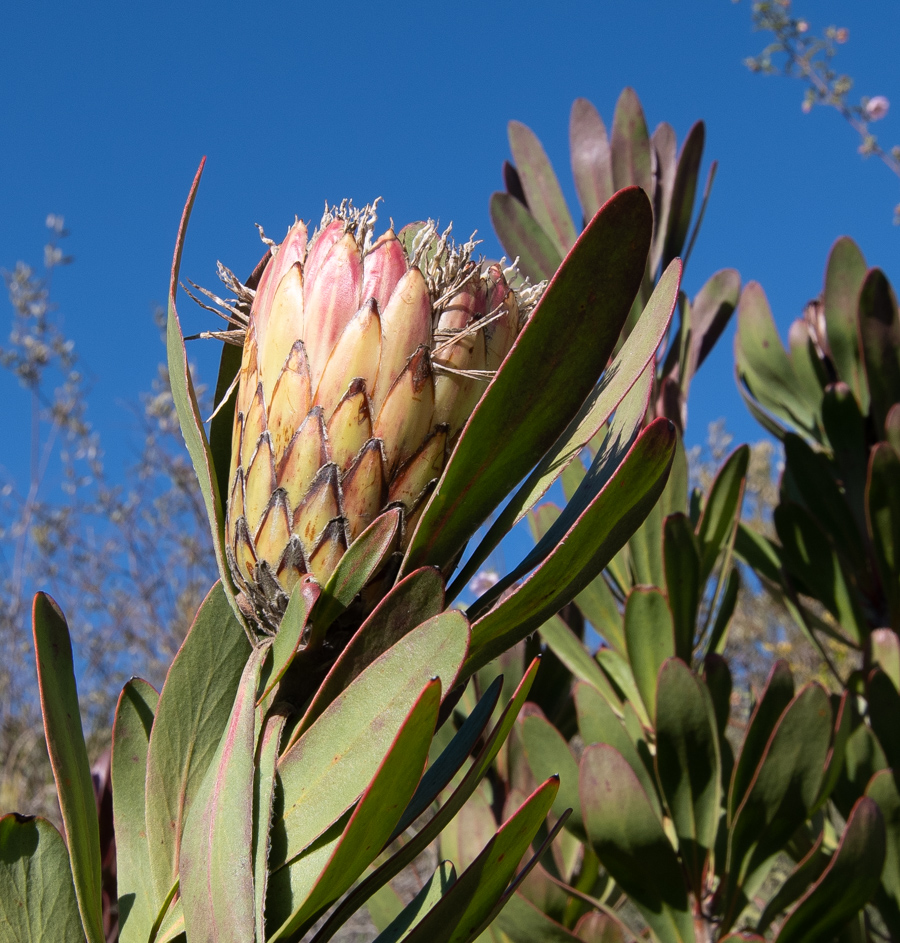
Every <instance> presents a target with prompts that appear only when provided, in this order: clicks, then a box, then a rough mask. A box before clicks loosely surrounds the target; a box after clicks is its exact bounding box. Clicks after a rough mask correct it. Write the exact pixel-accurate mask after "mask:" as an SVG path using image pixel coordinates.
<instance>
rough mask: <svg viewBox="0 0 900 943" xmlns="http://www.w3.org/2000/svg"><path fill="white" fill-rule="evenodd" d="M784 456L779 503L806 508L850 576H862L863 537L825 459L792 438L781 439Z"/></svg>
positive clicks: (797, 437) (803, 443) (788, 436)
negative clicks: (858, 570) (780, 501)
mask: <svg viewBox="0 0 900 943" xmlns="http://www.w3.org/2000/svg"><path fill="white" fill-rule="evenodd" d="M784 453H785V474H784V476H783V478H782V485H781V487H782V495H783V499H782V500H790V501H794V502H796V503H797V504H800V505H802V506H803V507H805V508H806V510H807V511H809V513H810V514H811V515H812V516H813V517H814V518H815V519H816V520H817V521H818V523H819V524H820V525H821V527H822V529H823V530H824V532H825V534H826V535H827V538H828V540H829V543H830V544H831V546H832V547H833V548H834V550H835V551H836V552H837V553H838V556H840V558H841V560H842V561H843V562H844V565H845V566H846V567H847V568H848V569H849V570H850V572H853V570H854V569H860V568H862V569H863V574H865V564H864V561H866V559H867V554H866V549H865V546H864V545H863V541H862V536H861V534H860V531H859V528H858V527H857V524H856V521H855V520H854V517H853V512H852V511H851V509H850V506H849V505H848V504H847V501H846V499H845V498H844V495H843V494H842V493H841V490H840V489H839V488H838V485H837V482H836V481H835V479H834V476H833V473H832V471H831V468H830V467H829V465H830V463H829V461H828V459H827V458H826V457H825V455H824V454H823V453H822V452H815V451H813V449H812V448H811V447H810V446H809V445H808V444H807V442H806V441H805V440H804V439H801V438H800V437H799V436H796V435H793V434H789V435H786V436H785V437H784Z"/></svg>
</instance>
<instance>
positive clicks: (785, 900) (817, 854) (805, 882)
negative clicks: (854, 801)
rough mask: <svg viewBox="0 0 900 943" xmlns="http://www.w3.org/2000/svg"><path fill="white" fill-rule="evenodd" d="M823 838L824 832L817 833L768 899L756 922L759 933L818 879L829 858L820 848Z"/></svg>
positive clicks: (764, 930) (767, 927)
mask: <svg viewBox="0 0 900 943" xmlns="http://www.w3.org/2000/svg"><path fill="white" fill-rule="evenodd" d="M823 838H824V832H823V833H820V834H819V837H818V838H817V839H816V840H815V841H814V842H813V846H812V848H810V850H809V851H808V852H807V854H806V855H805V857H804V858H803V859H802V860H801V861H800V862H799V863H798V864H797V866H796V867H795V868H794V870H793V871H791V872H790V874H788V876H787V877H786V878H785V880H784V883H783V884H782V885H781V887H779V888H778V890H777V891H776V892H775V894H774V895H773V896H772V897H771V898H770V899H769V901H768V903H767V904H766V907H765V910H763V912H762V914H761V915H760V918H759V920H758V921H757V923H756V929H757V930H758V931H759V932H760V933H765V932H766V930H768V929H769V927H770V925H771V924H772V922H773V921H774V920H775V919H776V918H777V917H778V916H779V915H780V914H782V913H784V912H785V911H786V910H788V909H789V908H790V907H791V905H792V904H794V903H795V902H796V901H797V900H799V899H800V897H802V896H803V894H805V893H806V891H807V889H808V888H809V886H810V885H811V884H812V883H813V882H814V881H818V880H819V878H820V877H821V876H822V872H823V871H824V870H825V869H826V868H827V867H828V862H829V861H830V860H831V859H830V858H829V856H828V855H827V854H826V853H825V852H824V851H823V850H822V839H823Z"/></svg>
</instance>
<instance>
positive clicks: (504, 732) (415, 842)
mask: <svg viewBox="0 0 900 943" xmlns="http://www.w3.org/2000/svg"><path fill="white" fill-rule="evenodd" d="M539 664H540V661H539V659H537V658H535V659H534V660H533V661H532V663H531V665H529V667H528V670H527V671H526V672H525V675H524V677H523V678H522V681H521V682H520V683H519V686H518V687H517V688H516V690H515V692H514V693H513V696H512V697H511V698H510V700H509V702H508V703H507V704H506V706H505V707H504V708H503V712H502V713H501V715H500V717H499V719H498V720H497V723H496V724H495V725H494V727H493V729H492V730H491V732H490V734H488V735H487V737H485V740H484V745H483V746H482V747H481V749H480V750H479V752H478V754H477V755H476V756H475V758H474V760H473V762H472V764H471V765H470V766H469V767H468V769H467V770H466V772H465V775H464V776H463V778H462V781H461V782H460V784H459V785H458V786H457V787H456V788H455V789H454V790H453V792H452V794H451V795H450V797H449V798H448V799H446V800H445V801H444V802H443V803H442V804H441V806H440V808H439V809H438V810H437V812H436V813H435V814H434V816H433V817H432V818H431V819H429V821H428V822H426V823H425V825H423V826H422V828H421V829H420V830H419V831H418V832H416V834H415V835H414V836H413V837H412V838H410V839H409V840H408V841H407V842H406V844H405V845H404V846H403V847H402V848H401V849H400V850H399V851H397V852H396V853H395V854H394V855H392V856H391V857H390V858H388V860H387V861H385V862H384V864H382V865H381V866H380V867H379V868H377V869H376V870H375V871H374V872H373V873H372V874H370V875H369V876H368V877H367V878H366V879H365V880H363V881H361V882H360V883H359V884H358V885H357V887H356V888H354V889H353V891H352V892H351V893H350V894H348V895H347V897H345V898H344V900H343V901H341V903H340V905H339V906H338V907H337V908H336V909H335V911H334V913H333V914H332V915H331V916H330V917H329V918H328V920H327V921H326V923H325V925H324V926H323V927H322V928H321V929H320V930H319V932H318V933H317V934H316V936H315V943H325V941H327V940H330V939H331V938H332V936H334V934H335V933H336V932H337V930H338V929H339V928H340V927H341V926H342V925H343V923H344V922H345V921H346V920H347V919H348V918H349V917H350V916H352V915H353V914H354V913H355V912H356V911H357V910H358V909H359V908H360V907H362V905H363V904H364V903H365V902H366V901H367V900H368V899H369V898H370V897H371V896H372V895H373V894H375V893H376V892H377V891H378V890H379V889H380V888H382V887H383V886H384V885H385V884H387V882H388V881H390V880H391V878H393V877H394V876H395V875H397V874H399V873H400V871H402V870H403V868H405V867H406V865H408V864H409V863H410V862H411V861H413V860H414V859H415V858H416V856H417V855H419V854H421V853H422V852H423V851H424V850H425V849H426V848H427V847H428V845H429V844H430V843H431V842H433V841H434V840H435V839H436V838H437V837H438V835H440V834H441V832H442V831H443V830H444V828H445V827H446V826H447V825H448V823H450V822H451V821H452V820H453V818H454V817H455V816H456V815H457V813H458V812H459V811H460V809H462V807H463V806H464V805H465V804H466V802H467V800H468V799H469V798H470V797H471V795H472V794H473V793H474V792H475V790H476V789H477V788H478V784H479V783H480V782H481V780H482V778H483V776H484V774H485V773H486V772H487V770H488V768H489V767H490V765H491V763H493V762H494V760H495V759H496V757H497V754H498V753H499V751H500V748H501V747H502V746H503V744H504V743H505V741H506V738H507V737H508V736H509V734H510V731H511V730H512V728H513V724H514V723H515V721H516V717H517V716H518V714H519V711H520V710H521V709H522V705H523V704H524V703H525V700H526V699H527V697H528V692H529V691H530V690H531V685H532V683H533V682H534V676H535V675H536V674H537V669H538V665H539ZM427 778H428V773H426V774H425V776H424V777H423V780H422V782H423V784H424V782H425V780H426V779H427ZM415 802H416V799H415V797H414V798H413V800H412V803H411V805H413V804H415ZM551 802H552V800H551ZM405 817H406V816H405V815H404V818H405ZM401 822H402V820H401ZM398 827H399V826H398Z"/></svg>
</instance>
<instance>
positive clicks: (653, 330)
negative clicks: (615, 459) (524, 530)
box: [451, 260, 682, 598]
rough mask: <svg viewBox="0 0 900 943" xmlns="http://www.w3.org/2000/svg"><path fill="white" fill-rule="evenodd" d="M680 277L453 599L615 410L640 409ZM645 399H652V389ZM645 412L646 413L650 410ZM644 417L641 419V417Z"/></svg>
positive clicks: (514, 504)
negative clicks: (642, 384) (644, 383)
mask: <svg viewBox="0 0 900 943" xmlns="http://www.w3.org/2000/svg"><path fill="white" fill-rule="evenodd" d="M681 272H682V267H681V262H680V261H677V260H676V261H675V262H673V263H672V264H671V265H669V267H668V268H667V269H666V271H665V272H664V273H663V275H662V277H661V278H660V280H659V282H658V283H657V285H656V288H654V290H653V294H652V295H651V296H650V300H649V301H648V302H647V304H646V306H645V308H644V310H643V312H642V314H641V316H640V318H639V319H638V321H637V324H635V326H634V328H633V329H632V331H631V333H630V334H629V335H628V338H627V340H626V341H625V343H624V344H623V345H622V347H621V349H620V350H619V352H618V353H617V354H616V356H615V358H614V359H613V362H612V363H611V364H610V365H609V366H608V367H607V368H606V370H605V371H604V373H603V376H602V377H601V378H600V382H599V383H598V384H597V385H596V386H595V388H594V389H593V390H592V391H591V393H590V395H589V396H588V397H587V399H586V400H585V401H584V403H583V404H582V406H581V408H580V409H579V410H578V412H577V414H576V415H575V417H574V418H573V419H572V421H571V422H570V423H569V424H568V426H567V427H566V428H565V429H564V430H563V432H562V433H561V434H560V436H559V437H558V438H557V440H556V442H554V444H553V447H552V448H551V449H550V450H549V451H548V452H547V453H546V454H545V455H544V457H543V458H542V459H541V460H540V461H539V462H538V463H537V466H536V467H535V468H534V470H533V471H531V473H530V474H529V476H528V478H527V479H526V480H525V483H524V484H523V485H521V486H520V487H519V489H518V490H517V491H516V493H515V494H514V495H513V497H512V498H511V499H510V501H509V502H508V503H507V504H506V506H505V507H504V508H503V510H501V511H500V512H499V514H498V515H497V519H496V521H494V523H493V524H492V525H491V526H490V528H489V529H488V532H487V534H485V536H484V538H483V539H482V541H481V543H480V544H479V545H478V546H477V547H476V549H475V551H474V552H473V554H472V558H471V559H470V560H469V561H468V563H467V564H466V566H465V567H464V569H463V570H462V572H461V573H460V575H459V577H458V578H457V579H456V581H455V582H454V584H453V586H452V587H451V598H452V596H454V595H455V594H456V593H457V592H458V591H459V589H461V588H462V586H464V585H465V583H467V582H468V580H469V579H470V578H471V577H472V575H474V573H475V572H476V571H477V569H478V567H479V566H481V564H482V563H483V562H484V561H485V560H486V559H487V558H488V556H489V555H490V553H491V551H492V550H493V549H494V548H495V547H496V546H497V544H498V543H499V542H500V541H501V540H502V539H503V537H504V535H505V534H506V533H507V532H508V531H509V529H510V528H511V527H512V526H513V525H514V524H516V523H518V522H519V521H520V520H521V519H522V518H523V516H524V515H525V514H526V512H527V511H528V509H529V508H532V507H534V505H535V504H536V503H537V502H538V501H539V500H540V499H541V497H542V496H543V495H544V494H546V492H547V490H548V489H549V488H550V486H551V485H552V484H553V482H554V481H556V479H557V478H558V477H559V476H560V474H562V473H563V472H564V471H565V470H566V469H567V468H570V467H571V466H572V463H573V462H574V461H575V459H576V456H577V455H579V453H580V452H581V451H582V450H583V449H584V448H585V447H586V446H588V444H589V443H590V442H591V440H592V439H594V437H595V436H597V434H598V433H599V432H600V430H601V429H602V428H603V426H604V425H605V424H606V422H607V421H608V420H609V417H610V416H611V415H612V413H613V411H614V410H617V409H618V411H621V407H624V406H625V402H623V401H624V400H626V397H627V402H628V404H629V405H628V408H629V411H633V410H635V409H636V408H637V407H638V405H639V400H640V395H639V394H637V393H630V391H631V390H633V388H634V387H635V386H637V385H639V383H640V381H641V380H642V378H643V377H644V376H645V375H646V374H647V373H648V371H649V374H650V379H651V380H652V372H653V368H652V367H650V368H648V364H650V362H651V360H652V359H653V354H654V352H655V351H656V350H657V348H658V347H659V345H660V343H661V342H662V339H663V337H664V336H665V333H666V330H667V328H668V326H669V323H670V322H671V319H672V312H673V311H674V309H675V303H676V301H677V299H678V289H679V286H680V284H681ZM647 395H648V396H649V390H648V391H647ZM644 410H645V411H646V406H645V407H644ZM640 418H643V415H642V416H641V417H640ZM623 419H624V417H618V420H617V421H618V424H619V426H620V427H621V426H622V425H623Z"/></svg>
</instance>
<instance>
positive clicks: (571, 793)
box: [520, 714, 584, 838]
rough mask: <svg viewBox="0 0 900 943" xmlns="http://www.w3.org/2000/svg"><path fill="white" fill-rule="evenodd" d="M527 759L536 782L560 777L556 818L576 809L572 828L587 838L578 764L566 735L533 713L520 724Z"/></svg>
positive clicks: (569, 822) (572, 818)
mask: <svg viewBox="0 0 900 943" xmlns="http://www.w3.org/2000/svg"><path fill="white" fill-rule="evenodd" d="M520 728H521V735H522V744H523V746H524V748H525V756H526V758H527V760H528V765H529V766H530V767H531V772H532V773H533V774H534V778H535V781H536V782H543V781H544V780H546V779H549V778H550V777H551V776H554V775H558V776H559V782H560V788H559V792H558V793H557V794H556V799H555V800H554V802H553V806H552V807H551V812H552V813H553V815H554V817H555V818H559V817H560V816H561V815H562V814H563V813H564V812H565V811H566V809H571V810H572V815H571V816H570V817H569V821H568V827H569V828H570V830H572V831H573V832H574V833H575V834H576V835H578V836H579V837H582V838H583V837H584V823H583V822H582V819H581V804H580V802H579V801H578V763H576V762H575V757H574V756H572V751H571V750H570V749H569V744H568V743H566V741H565V740H564V739H563V737H562V734H560V732H559V731H558V730H557V729H556V728H555V727H554V726H553V724H551V723H550V722H549V721H548V720H547V719H546V718H545V717H542V716H541V715H540V714H529V715H528V716H526V717H523V718H522V720H521V721H520Z"/></svg>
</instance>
